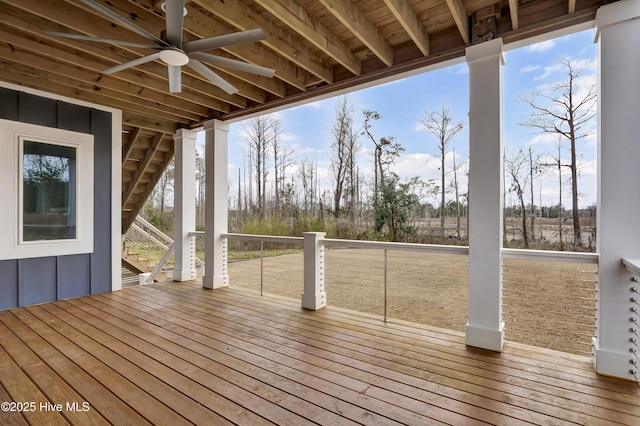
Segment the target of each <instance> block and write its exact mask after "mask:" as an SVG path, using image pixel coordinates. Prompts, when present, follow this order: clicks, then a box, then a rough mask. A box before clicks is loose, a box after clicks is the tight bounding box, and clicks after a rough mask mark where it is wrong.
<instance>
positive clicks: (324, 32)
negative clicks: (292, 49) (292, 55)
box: [257, 0, 362, 79]
mask: <svg viewBox="0 0 640 426" xmlns="http://www.w3.org/2000/svg"><path fill="white" fill-rule="evenodd" d="M257 3H258V4H259V5H260V6H262V7H263V8H265V9H266V10H267V11H268V12H269V13H271V14H272V15H273V16H275V17H276V18H277V19H278V20H279V21H281V22H282V23H283V24H285V25H286V26H287V27H289V28H290V29H291V31H294V32H296V33H297V34H299V35H300V36H301V37H304V38H306V39H307V41H308V42H309V43H311V44H313V45H314V46H315V47H316V48H318V49H319V50H320V51H322V52H324V53H325V54H327V55H328V56H330V57H331V58H333V59H334V60H335V61H336V62H338V63H339V64H340V65H342V66H343V67H345V68H346V69H348V70H349V71H350V72H352V73H353V74H355V75H360V74H361V73H362V64H361V63H360V61H359V60H358V58H356V56H355V55H354V54H353V52H351V50H349V49H348V48H347V47H346V46H345V45H344V43H342V42H341V41H340V40H339V39H338V38H337V37H336V36H335V35H334V34H332V33H331V31H329V30H328V29H327V28H326V27H324V26H323V25H322V24H321V23H320V22H316V21H314V20H313V19H312V18H311V17H310V16H309V14H308V13H307V12H306V11H305V10H304V9H303V8H302V6H300V5H299V4H297V3H295V2H292V1H286V2H285V1H282V0H257ZM332 79H333V77H332Z"/></svg>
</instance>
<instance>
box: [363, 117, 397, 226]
mask: <svg viewBox="0 0 640 426" xmlns="http://www.w3.org/2000/svg"><path fill="white" fill-rule="evenodd" d="M362 113H363V114H364V125H363V127H364V134H365V135H367V137H368V138H369V139H370V140H371V142H372V143H373V146H374V149H373V169H374V172H373V210H374V212H375V214H376V215H377V214H378V212H379V210H380V199H381V197H382V191H383V188H384V185H385V178H386V175H387V172H388V171H389V167H390V166H391V165H392V164H393V163H394V162H395V159H396V158H398V157H399V156H400V154H401V153H402V151H404V148H403V147H402V145H400V144H399V143H397V142H394V140H395V138H394V137H393V136H383V137H381V138H380V139H376V137H375V136H374V135H373V132H372V124H371V121H372V120H379V119H380V118H382V116H381V115H380V114H378V113H377V112H376V111H370V110H364V111H363V112H362Z"/></svg>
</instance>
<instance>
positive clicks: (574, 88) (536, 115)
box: [521, 58, 597, 246]
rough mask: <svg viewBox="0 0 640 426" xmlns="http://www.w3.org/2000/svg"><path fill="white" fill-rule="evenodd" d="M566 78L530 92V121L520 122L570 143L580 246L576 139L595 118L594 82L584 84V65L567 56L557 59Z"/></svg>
mask: <svg viewBox="0 0 640 426" xmlns="http://www.w3.org/2000/svg"><path fill="white" fill-rule="evenodd" d="M558 61H559V62H560V64H561V65H562V66H563V67H564V74H565V76H566V79H565V80H563V81H560V82H558V83H554V84H551V85H548V86H546V87H545V88H543V89H542V90H540V91H537V92H532V93H531V94H530V95H529V96H528V97H526V98H522V101H523V102H525V103H526V104H528V105H529V106H530V107H531V108H532V109H533V111H532V112H531V114H530V115H529V120H527V121H526V122H524V123H521V125H523V126H526V127H532V128H535V129H538V130H539V131H540V132H542V133H551V134H557V135H560V136H561V137H563V138H565V139H567V140H568V141H569V143H570V151H571V161H570V166H569V168H570V171H571V195H572V201H573V203H572V209H573V243H574V246H580V245H582V235H581V232H580V213H579V210H578V161H577V157H578V154H577V142H578V140H580V139H583V138H585V137H586V136H588V135H590V134H591V130H590V129H589V128H588V124H589V123H590V122H591V120H592V119H593V118H594V117H595V115H596V112H595V107H596V97H597V91H596V85H595V83H591V82H589V83H588V84H586V85H585V84H584V82H585V79H584V74H585V72H586V71H587V69H586V67H585V66H584V65H583V64H581V63H578V62H572V61H571V60H569V59H568V58H559V59H558Z"/></svg>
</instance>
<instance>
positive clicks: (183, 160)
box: [173, 129, 196, 281]
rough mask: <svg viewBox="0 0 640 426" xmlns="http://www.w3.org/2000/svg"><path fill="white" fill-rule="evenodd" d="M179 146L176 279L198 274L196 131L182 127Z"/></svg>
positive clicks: (177, 138)
mask: <svg viewBox="0 0 640 426" xmlns="http://www.w3.org/2000/svg"><path fill="white" fill-rule="evenodd" d="M173 143H174V147H175V181H174V210H173V212H174V228H175V229H174V241H175V243H174V249H175V251H174V256H175V268H174V270H173V279H174V281H188V280H192V279H194V278H195V277H196V269H195V268H196V263H195V246H194V238H193V237H190V236H189V233H190V232H193V231H195V230H196V192H195V191H196V190H195V186H196V173H195V170H196V133H195V132H194V131H192V130H187V129H179V130H178V131H177V132H176V134H175V135H174V136H173Z"/></svg>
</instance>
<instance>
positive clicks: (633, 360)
mask: <svg viewBox="0 0 640 426" xmlns="http://www.w3.org/2000/svg"><path fill="white" fill-rule="evenodd" d="M622 264H623V265H624V266H625V268H627V270H628V271H629V272H631V273H632V274H633V275H632V276H631V278H630V279H629V307H628V309H629V364H630V368H629V374H631V375H632V376H633V377H634V379H636V381H637V382H638V384H639V385H640V372H639V371H638V368H640V346H639V343H638V342H640V332H639V331H638V329H639V328H640V259H628V258H624V259H622ZM623 309H625V308H623Z"/></svg>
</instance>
